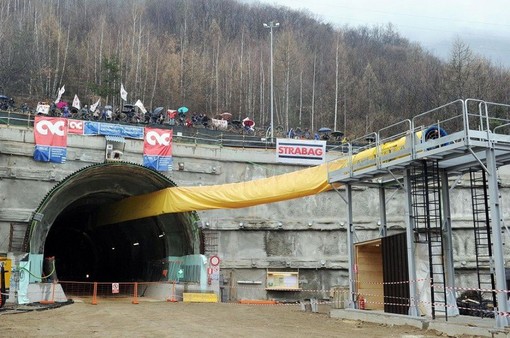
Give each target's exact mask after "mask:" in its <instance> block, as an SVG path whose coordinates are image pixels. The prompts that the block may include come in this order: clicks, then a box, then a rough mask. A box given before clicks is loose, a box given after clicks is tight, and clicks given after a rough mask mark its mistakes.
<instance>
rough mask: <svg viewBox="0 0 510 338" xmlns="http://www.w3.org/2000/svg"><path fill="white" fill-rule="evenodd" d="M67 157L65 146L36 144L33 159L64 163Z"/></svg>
mask: <svg viewBox="0 0 510 338" xmlns="http://www.w3.org/2000/svg"><path fill="white" fill-rule="evenodd" d="M66 159H67V148H65V147H55V146H41V145H36V146H35V151H34V160H36V161H41V162H53V163H65V162H66Z"/></svg>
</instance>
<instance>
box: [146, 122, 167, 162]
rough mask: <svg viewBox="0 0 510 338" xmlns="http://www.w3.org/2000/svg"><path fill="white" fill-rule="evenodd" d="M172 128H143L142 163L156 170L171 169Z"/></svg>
mask: <svg viewBox="0 0 510 338" xmlns="http://www.w3.org/2000/svg"><path fill="white" fill-rule="evenodd" d="M172 136H173V134H172V130H171V129H157V128H149V127H146V128H145V137H144V141H143V165H144V166H146V167H148V168H152V169H156V170H158V171H169V170H172Z"/></svg>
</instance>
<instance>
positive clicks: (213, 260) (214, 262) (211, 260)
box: [209, 256, 221, 266]
mask: <svg viewBox="0 0 510 338" xmlns="http://www.w3.org/2000/svg"><path fill="white" fill-rule="evenodd" d="M220 262H221V261H220V258H219V257H218V256H211V258H209V263H211V265H212V266H218V265H220Z"/></svg>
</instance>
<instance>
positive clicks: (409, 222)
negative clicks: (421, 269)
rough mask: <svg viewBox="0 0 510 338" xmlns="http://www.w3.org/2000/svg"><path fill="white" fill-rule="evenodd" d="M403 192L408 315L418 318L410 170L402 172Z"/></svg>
mask: <svg viewBox="0 0 510 338" xmlns="http://www.w3.org/2000/svg"><path fill="white" fill-rule="evenodd" d="M404 191H405V194H406V199H405V216H406V217H405V222H406V239H407V260H408V270H409V315H410V316H415V317H417V316H418V306H417V304H418V300H419V299H418V291H417V290H418V288H417V285H416V258H415V254H414V253H415V246H414V217H413V214H412V210H413V209H412V196H411V170H410V169H406V170H405V172H404Z"/></svg>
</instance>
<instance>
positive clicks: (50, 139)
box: [34, 115, 67, 147]
mask: <svg viewBox="0 0 510 338" xmlns="http://www.w3.org/2000/svg"><path fill="white" fill-rule="evenodd" d="M34 138H35V144H36V145H44V146H55V147H67V119H66V118H59V117H47V116H41V115H37V116H36V117H35V122H34Z"/></svg>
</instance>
